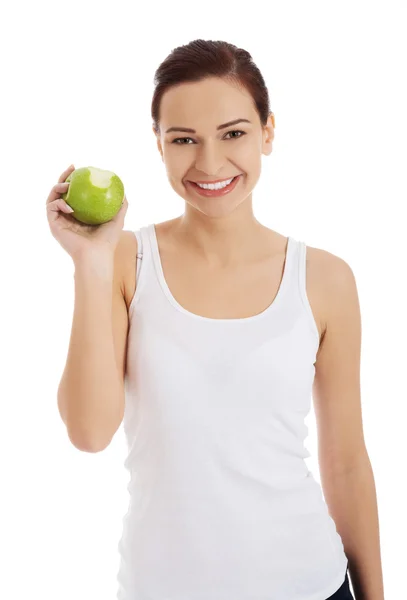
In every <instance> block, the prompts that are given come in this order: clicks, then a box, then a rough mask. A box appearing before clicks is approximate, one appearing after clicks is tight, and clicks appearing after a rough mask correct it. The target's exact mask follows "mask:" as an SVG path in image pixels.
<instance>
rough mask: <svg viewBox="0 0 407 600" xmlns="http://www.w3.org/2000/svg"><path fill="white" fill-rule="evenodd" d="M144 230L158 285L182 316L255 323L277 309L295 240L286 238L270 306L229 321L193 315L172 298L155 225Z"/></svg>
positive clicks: (219, 321) (220, 321) (211, 321)
mask: <svg viewBox="0 0 407 600" xmlns="http://www.w3.org/2000/svg"><path fill="white" fill-rule="evenodd" d="M146 229H147V233H148V238H149V241H150V248H151V252H152V258H153V263H154V266H155V270H156V274H157V277H158V280H159V283H160V285H161V289H162V291H163V292H164V295H165V296H166V298H167V300H168V301H169V302H170V303H171V304H172V306H174V307H175V308H176V309H177V310H178V311H180V312H181V313H183V314H184V315H186V316H188V317H191V318H193V319H197V320H200V321H205V322H208V323H249V322H253V321H257V320H259V319H262V318H264V317H265V316H267V315H268V314H270V313H272V312H273V311H274V310H276V309H277V307H278V306H279V304H280V303H281V301H282V298H283V296H284V291H285V289H286V288H287V286H288V281H289V273H290V271H291V263H292V260H293V250H294V242H295V240H294V238H292V237H291V236H287V244H286V252H285V261H284V267H283V275H282V278H281V280H280V285H279V288H278V290H277V294H276V295H275V297H274V300H273V301H272V302H271V304H269V305H268V306H267V307H266V308H265V309H264V310H263V311H262V312H260V313H257V314H256V315H251V316H249V317H241V318H231V319H215V318H212V317H205V316H203V315H198V314H196V313H193V312H191V311H189V310H187V309H186V308H184V307H183V306H182V305H181V304H180V303H179V302H178V301H177V300H176V299H175V297H174V296H173V294H172V292H171V290H170V288H169V286H168V284H167V281H166V279H165V276H164V270H163V266H162V262H161V256H160V252H159V246H158V239H157V233H156V229H155V224H154V223H151V224H150V225H147V227H146Z"/></svg>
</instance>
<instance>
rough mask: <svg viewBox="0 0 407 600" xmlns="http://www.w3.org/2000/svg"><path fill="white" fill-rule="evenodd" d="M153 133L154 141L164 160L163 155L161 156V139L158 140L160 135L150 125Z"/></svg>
mask: <svg viewBox="0 0 407 600" xmlns="http://www.w3.org/2000/svg"><path fill="white" fill-rule="evenodd" d="M152 130H153V133H154V135H155V137H156V141H157V148H158V151H159V153H160V154H161V160H162V161H163V162H164V157H163V148H162V144H161V140H160V136H159V135H158V133H157V132H156V130H155V129H154V127H152Z"/></svg>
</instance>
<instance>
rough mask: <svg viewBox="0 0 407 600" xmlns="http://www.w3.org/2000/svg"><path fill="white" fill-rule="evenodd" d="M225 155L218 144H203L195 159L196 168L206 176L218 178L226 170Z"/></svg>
mask: <svg viewBox="0 0 407 600" xmlns="http://www.w3.org/2000/svg"><path fill="white" fill-rule="evenodd" d="M224 163H225V156H224V155H223V153H222V152H221V150H220V149H219V148H217V147H216V144H206V145H205V144H203V145H202V146H201V148H200V149H199V150H198V152H197V155H196V159H195V168H196V170H197V171H199V172H201V173H205V176H206V177H212V178H213V179H216V178H217V177H218V174H219V173H222V172H223V171H224V168H223V165H224Z"/></svg>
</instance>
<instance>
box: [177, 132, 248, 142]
mask: <svg viewBox="0 0 407 600" xmlns="http://www.w3.org/2000/svg"><path fill="white" fill-rule="evenodd" d="M230 133H240V134H241V135H239V136H233V137H232V138H229V139H230V140H231V139H239V138H241V137H243V136H244V135H246V132H245V131H240V130H239V129H232V131H228V132H227V133H226V134H225V135H229V134H230ZM180 140H192V138H190V137H184V138H176V139H175V140H173V141H172V142H171V143H172V144H177V143H178V142H179V141H180ZM190 145H191V144H178V146H190Z"/></svg>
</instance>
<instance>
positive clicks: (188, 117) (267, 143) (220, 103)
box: [157, 77, 275, 216]
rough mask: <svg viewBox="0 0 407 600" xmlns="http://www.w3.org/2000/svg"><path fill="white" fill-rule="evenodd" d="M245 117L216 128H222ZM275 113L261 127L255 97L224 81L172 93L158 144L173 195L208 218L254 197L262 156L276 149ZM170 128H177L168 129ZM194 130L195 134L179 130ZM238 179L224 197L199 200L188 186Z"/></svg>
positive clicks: (163, 104)
mask: <svg viewBox="0 0 407 600" xmlns="http://www.w3.org/2000/svg"><path fill="white" fill-rule="evenodd" d="M238 119H246V120H247V121H249V122H246V121H242V122H239V123H236V124H233V125H229V126H227V127H224V128H222V129H218V128H219V126H220V125H222V124H225V123H228V122H230V121H235V120H238ZM274 125H275V124H274V115H270V117H269V119H268V122H267V125H266V127H265V128H262V127H261V123H260V119H259V116H258V113H257V111H256V109H255V106H254V104H253V99H252V97H251V95H250V94H249V93H248V92H247V91H246V90H244V89H240V88H238V87H237V86H236V85H233V84H231V83H228V82H226V81H224V80H222V79H220V78H217V77H211V78H210V79H206V80H203V81H199V82H193V83H183V84H180V85H179V86H176V87H173V88H171V89H169V90H168V91H167V92H166V93H165V94H164V95H163V97H162V100H161V107H160V135H157V145H158V149H159V151H160V154H161V156H162V160H163V161H164V163H165V167H166V171H167V176H168V179H169V181H170V184H171V186H172V188H173V189H174V191H175V192H176V193H177V194H178V195H179V196H181V197H182V198H183V199H184V200H185V202H187V203H188V204H189V205H191V206H192V207H194V208H195V209H196V210H198V211H200V212H202V213H205V214H207V215H208V216H210V215H212V216H216V215H224V214H227V213H229V212H231V211H233V210H234V209H235V208H236V207H237V206H238V205H239V204H241V203H242V202H244V201H245V200H247V199H249V198H250V200H251V193H252V190H253V188H254V187H255V185H256V183H257V181H258V179H259V177H260V172H261V156H262V154H265V155H268V154H270V153H271V151H272V141H273V138H274ZM170 128H176V129H177V130H172V131H167V130H168V129H170ZM179 128H190V129H193V130H195V132H190V131H188V132H186V131H180V130H179ZM236 175H240V177H239V179H238V181H237V185H235V187H234V188H233V190H232V191H231V192H229V193H228V194H226V195H224V196H218V197H216V196H215V197H205V196H201V195H200V194H199V193H198V192H197V191H196V189H195V186H193V185H191V184H190V183H189V182H196V181H199V182H202V181H203V182H212V181H214V180H219V179H221V180H223V179H230V178H232V177H234V176H236Z"/></svg>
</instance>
